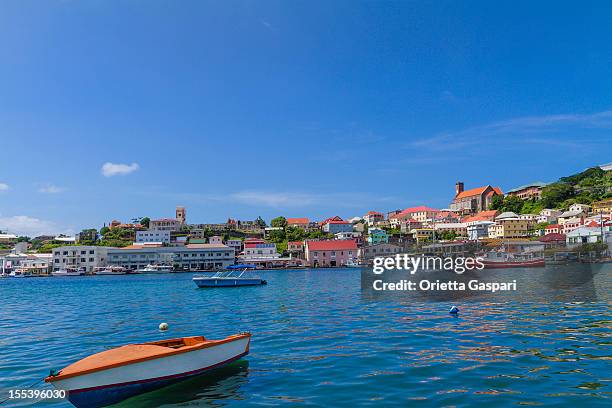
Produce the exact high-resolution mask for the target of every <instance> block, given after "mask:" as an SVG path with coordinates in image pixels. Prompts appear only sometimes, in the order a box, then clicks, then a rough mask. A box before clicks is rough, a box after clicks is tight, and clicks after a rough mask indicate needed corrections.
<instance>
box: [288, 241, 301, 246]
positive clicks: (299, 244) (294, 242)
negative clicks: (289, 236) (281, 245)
mask: <svg viewBox="0 0 612 408" xmlns="http://www.w3.org/2000/svg"><path fill="white" fill-rule="evenodd" d="M289 245H298V246H302V245H304V242H302V241H289V242H287V246H289Z"/></svg>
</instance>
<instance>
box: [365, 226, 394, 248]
mask: <svg viewBox="0 0 612 408" xmlns="http://www.w3.org/2000/svg"><path fill="white" fill-rule="evenodd" d="M388 242H389V236H388V235H387V231H385V230H384V229H382V228H370V229H369V230H368V244H370V245H375V244H386V243H388Z"/></svg>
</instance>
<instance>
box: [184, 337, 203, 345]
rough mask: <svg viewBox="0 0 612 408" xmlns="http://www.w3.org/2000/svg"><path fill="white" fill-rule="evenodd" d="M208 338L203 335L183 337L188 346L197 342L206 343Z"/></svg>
mask: <svg viewBox="0 0 612 408" xmlns="http://www.w3.org/2000/svg"><path fill="white" fill-rule="evenodd" d="M205 341H206V339H205V338H204V337H203V336H193V337H185V338H183V343H185V345H186V346H195V345H196V344H200V343H204V342H205Z"/></svg>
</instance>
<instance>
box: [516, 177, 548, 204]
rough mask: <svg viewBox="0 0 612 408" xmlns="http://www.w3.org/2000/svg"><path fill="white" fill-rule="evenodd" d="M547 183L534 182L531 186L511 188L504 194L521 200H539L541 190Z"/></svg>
mask: <svg viewBox="0 0 612 408" xmlns="http://www.w3.org/2000/svg"><path fill="white" fill-rule="evenodd" d="M547 185H548V183H543V182H541V181H536V182H534V183H531V184H525V185H524V186H520V187H517V188H513V189H512V190H509V191H508V192H506V194H507V195H509V196H516V197H518V198H520V199H521V200H530V199H533V198H535V199H539V198H541V197H542V189H543V188H544V187H546V186H547Z"/></svg>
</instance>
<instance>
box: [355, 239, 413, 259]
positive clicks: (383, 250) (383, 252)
mask: <svg viewBox="0 0 612 408" xmlns="http://www.w3.org/2000/svg"><path fill="white" fill-rule="evenodd" d="M401 252H402V248H401V247H400V246H399V245H395V244H389V243H384V242H381V243H378V244H373V245H365V246H363V247H362V248H360V249H359V250H358V252H357V254H358V257H359V259H362V260H366V261H367V260H370V259H374V258H376V257H377V256H393V255H395V254H399V253H401Z"/></svg>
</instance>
